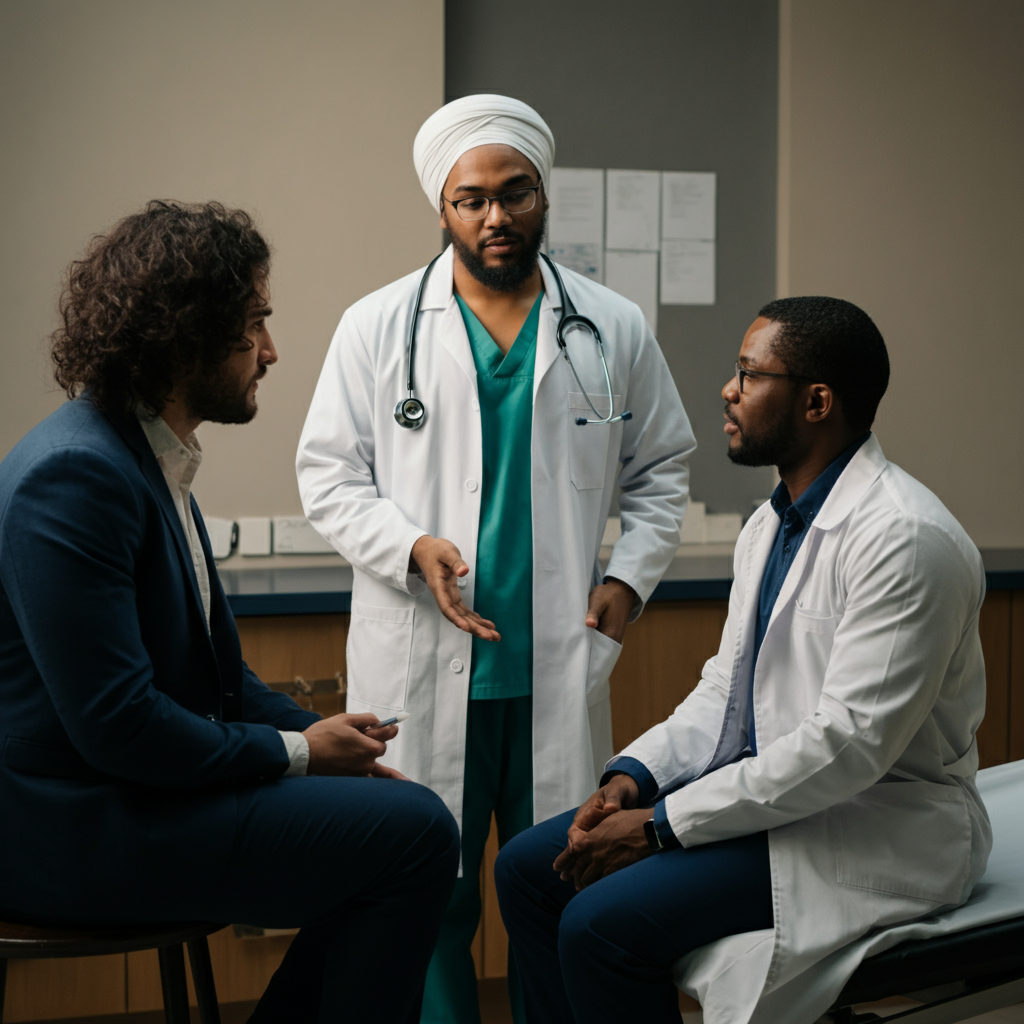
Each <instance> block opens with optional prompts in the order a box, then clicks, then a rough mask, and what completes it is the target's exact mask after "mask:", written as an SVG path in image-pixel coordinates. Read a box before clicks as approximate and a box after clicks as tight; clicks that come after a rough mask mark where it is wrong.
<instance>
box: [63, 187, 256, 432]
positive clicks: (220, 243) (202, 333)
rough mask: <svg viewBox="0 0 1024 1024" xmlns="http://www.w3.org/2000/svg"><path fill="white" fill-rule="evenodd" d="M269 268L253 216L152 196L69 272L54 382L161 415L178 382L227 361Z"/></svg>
mask: <svg viewBox="0 0 1024 1024" xmlns="http://www.w3.org/2000/svg"><path fill="white" fill-rule="evenodd" d="M269 270H270V247H269V246H268V245H267V242H266V241H265V240H264V238H263V237H262V235H260V233H259V232H258V231H257V230H256V228H255V226H254V224H253V219H252V218H251V217H250V216H249V214H247V213H245V212H244V211H242V210H230V209H228V208H226V207H225V206H223V205H221V204H220V203H178V202H172V201H165V200H153V201H152V202H150V203H148V204H147V205H146V208H145V209H144V210H142V212H141V213H135V214H132V215H131V216H129V217H125V218H124V219H123V220H121V221H119V222H118V223H117V224H115V225H114V227H113V228H111V229H110V231H108V232H107V233H106V234H105V235H97V236H96V237H95V238H93V240H92V241H91V242H90V244H89V247H88V248H87V249H86V251H85V254H84V255H83V256H82V258H81V259H78V260H75V261H74V262H73V263H72V264H71V266H70V267H69V268H68V273H67V279H66V282H65V285H64V289H63V292H62V294H61V299H60V314H61V320H62V326H61V327H59V328H58V329H57V330H56V331H54V333H53V335H52V336H51V342H52V350H51V355H52V358H53V363H54V377H55V378H56V380H57V383H58V384H59V385H60V386H61V387H62V388H63V389H64V390H65V391H66V392H67V395H68V397H69V398H74V397H76V396H77V395H79V394H81V393H82V392H83V391H88V396H89V398H90V399H91V400H92V401H93V402H95V404H96V405H97V406H99V407H100V408H101V409H103V410H104V411H105V412H111V413H114V412H117V413H121V414H125V413H130V412H131V411H133V410H134V409H135V408H137V407H138V406H140V405H141V406H142V407H143V408H144V409H145V410H146V411H147V412H148V413H150V414H151V415H156V414H158V413H159V412H160V411H161V409H162V408H163V406H164V403H165V402H166V400H167V397H168V395H169V394H170V392H171V390H172V388H173V387H174V385H175V383H176V382H177V381H179V380H181V379H182V378H183V377H186V376H188V374H189V373H191V372H193V371H194V370H196V369H200V368H210V367H214V366H217V365H219V364H220V363H221V362H222V361H223V360H224V359H226V358H227V356H228V354H229V353H230V352H231V350H232V347H233V346H234V345H236V344H237V343H238V341H239V340H240V339H241V336H242V333H243V331H244V330H245V326H246V314H247V311H248V309H249V304H250V302H251V301H252V299H253V297H254V296H255V295H256V294H257V289H258V288H259V287H260V285H261V284H262V282H263V280H264V279H265V277H266V275H267V273H268V272H269Z"/></svg>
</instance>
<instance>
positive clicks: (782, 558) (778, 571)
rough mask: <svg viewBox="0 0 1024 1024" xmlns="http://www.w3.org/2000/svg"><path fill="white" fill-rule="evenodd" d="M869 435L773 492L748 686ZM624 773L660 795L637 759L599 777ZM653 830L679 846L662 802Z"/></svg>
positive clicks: (750, 730)
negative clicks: (773, 527) (783, 601)
mask: <svg viewBox="0 0 1024 1024" xmlns="http://www.w3.org/2000/svg"><path fill="white" fill-rule="evenodd" d="M870 436H871V434H870V432H869V433H867V434H864V436H863V437H860V438H858V439H857V440H856V441H854V442H853V444H851V445H850V446H849V447H848V448H846V449H845V450H844V451H843V452H842V453H841V454H839V455H837V456H836V458H835V459H833V460H832V462H830V463H829V465H828V468H827V469H825V470H824V471H823V472H822V473H820V474H819V475H818V476H817V477H816V479H815V481H814V483H812V484H811V486H810V487H808V488H807V490H806V491H804V493H803V494H801V495H800V497H799V498H797V500H796V501H790V499H789V491H788V489H787V488H786V485H785V484H784V483H782V482H781V481H780V483H779V486H778V487H776V488H775V491H774V493H773V494H772V496H771V506H772V509H773V510H774V511H775V514H776V515H777V516H778V517H779V519H781V520H782V521H781V523H780V524H779V532H778V533H777V534H776V535H775V542H774V543H773V544H772V550H771V553H770V554H769V555H768V561H767V563H766V564H765V567H764V575H763V576H762V577H761V594H760V597H759V599H758V605H757V623H756V625H755V627H754V664H753V667H752V669H751V672H750V688H751V690H753V687H754V668H756V667H757V656H758V654H759V653H760V651H761V642H762V641H763V640H764V634H765V632H766V630H767V629H768V623H769V621H770V620H771V617H772V611H773V609H774V608H775V602H776V601H777V600H778V598H779V592H780V591H781V590H782V584H783V583H784V582H785V580H786V575H787V573H788V572H789V570H790V568H791V567H792V565H793V562H794V560H795V559H796V556H797V552H798V551H799V550H800V546H801V545H802V544H803V542H804V538H806V536H807V531H808V530H809V529H810V528H811V524H812V523H813V522H814V517H815V516H816V515H817V514H818V512H820V511H821V506H822V505H824V504H825V499H826V498H827V497H828V496H829V494H830V493H831V491H832V488H833V487H834V486H835V483H836V481H837V480H838V479H839V477H840V476H841V475H842V472H843V470H844V469H846V467H847V465H849V462H850V460H851V459H852V458H853V457H854V455H856V454H857V452H858V450H859V449H860V447H861V445H862V444H864V442H865V441H866V440H867V439H868V438H869V437H870ZM748 707H749V712H748V716H747V744H748V748H749V749H748V750H747V751H744V755H743V756H744V757H749V756H751V755H753V754H756V753H757V736H756V733H755V728H754V701H753V693H751V694H750V699H749V700H748ZM619 773H622V774H624V775H629V776H630V777H631V778H632V779H633V780H634V781H635V782H636V784H637V786H638V787H639V789H640V803H641V804H649V803H650V802H651V801H652V800H654V798H655V797H656V796H657V794H658V784H657V782H656V781H655V779H654V776H653V775H652V774H651V773H650V771H649V770H648V768H647V766H646V765H645V764H644V763H643V762H642V761H638V760H637V759H636V758H635V757H623V758H620V759H619V760H618V761H616V762H615V767H614V768H613V769H612V770H611V771H609V772H606V773H605V775H604V777H603V778H602V779H601V784H602V785H604V783H605V782H607V781H608V779H609V778H611V776H612V775H617V774H619ZM654 828H655V831H656V832H657V833H658V838H659V839H660V840H661V843H662V845H663V846H665V847H669V848H671V847H678V846H679V845H680V842H679V840H678V839H677V838H676V836H675V833H674V832H673V831H672V827H671V825H669V821H668V812H667V811H666V810H665V801H664V800H659V801H658V803H657V804H656V805H655V808H654Z"/></svg>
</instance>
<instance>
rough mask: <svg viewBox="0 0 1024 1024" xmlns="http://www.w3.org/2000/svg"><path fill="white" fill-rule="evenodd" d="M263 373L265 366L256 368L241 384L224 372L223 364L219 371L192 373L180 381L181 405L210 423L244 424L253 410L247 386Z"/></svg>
mask: <svg viewBox="0 0 1024 1024" xmlns="http://www.w3.org/2000/svg"><path fill="white" fill-rule="evenodd" d="M266 372H267V369H266V367H265V366H263V367H260V369H259V372H257V373H255V374H253V375H252V376H251V377H250V378H249V379H248V380H247V381H246V382H245V383H244V384H241V383H239V381H238V380H237V378H235V377H232V376H231V375H230V374H228V373H227V368H226V367H224V366H221V367H220V368H219V371H214V372H208V373H205V374H196V376H195V377H193V378H192V379H191V380H189V381H186V382H184V383H183V384H182V388H183V390H184V399H185V405H186V407H187V408H188V410H189V412H191V413H192V415H193V416H196V417H197V418H199V419H201V420H209V421H210V422H211V423H248V422H249V421H250V420H251V419H252V418H253V417H254V416H255V415H256V411H257V406H256V399H255V398H254V397H250V396H249V388H250V386H251V385H252V383H253V381H257V380H260V379H261V378H262V377H263V376H264V374H266Z"/></svg>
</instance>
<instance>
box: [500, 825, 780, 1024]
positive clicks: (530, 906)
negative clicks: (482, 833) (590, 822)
mask: <svg viewBox="0 0 1024 1024" xmlns="http://www.w3.org/2000/svg"><path fill="white" fill-rule="evenodd" d="M574 814H575V811H567V812H566V813H565V814H560V815H557V816H556V817H554V818H551V819H549V820H548V821H545V822H542V823H541V824H540V825H535V826H534V827H533V828H531V829H528V830H527V831H526V832H523V833H521V834H520V835H518V836H516V837H515V838H514V839H512V840H511V841H510V842H509V843H508V844H507V845H506V846H505V847H504V848H503V849H502V851H501V852H500V853H499V855H498V860H497V863H496V865H495V869H494V875H495V882H496V884H497V890H498V902H499V904H500V906H501V916H502V918H503V919H504V922H505V927H506V929H507V930H508V936H509V943H510V946H511V949H512V953H513V955H514V956H515V959H516V965H517V967H518V969H519V977H520V981H521V983H522V987H523V997H524V999H525V1003H526V1019H527V1020H528V1021H529V1024H569V1022H572V1021H576V1022H578V1024H584V1022H585V1024H600V1022H603V1021H606V1022H608V1024H622V1022H623V1021H643V1022H644V1024H661V1022H663V1021H664V1022H668V1021H672V1022H674V1024H678V1021H679V997H678V993H677V991H676V988H675V985H674V984H673V983H672V975H671V968H672V964H673V962H674V961H675V960H677V959H678V958H679V957H681V956H683V955H684V954H685V953H688V952H690V950H693V949H696V948H698V947H699V946H703V945H705V944H707V943H708V942H712V941H714V940H715V939H720V938H723V937H724V936H726V935H735V934H737V933H739V932H748V931H756V930H758V929H761V928H771V927H772V924H773V920H774V914H773V910H772V887H771V868H770V866H769V861H768V837H767V835H766V834H765V833H763V832H759V833H756V834H755V835H750V836H744V837H742V838H740V839H730V840H726V841H723V842H719V843H708V844H707V845H705V846H696V847H693V848H691V849H689V850H686V849H678V850H668V851H665V852H663V853H657V854H652V855H651V856H650V857H647V858H645V859H644V860H641V861H639V862H638V863H636V864H633V865H631V866H630V867H628V868H624V869H623V870H621V871H617V872H615V873H614V874H611V875H608V876H607V877H606V878H602V879H601V880H600V881H599V882H595V883H594V884H593V885H590V886H588V887H587V888H586V889H584V890H583V891H582V892H579V893H578V892H576V889H575V887H574V885H573V883H572V882H571V881H569V882H563V881H562V880H561V879H560V878H559V876H558V873H557V872H556V871H554V870H553V868H552V867H551V865H552V862H553V861H554V859H555V857H557V856H558V854H559V853H561V851H562V850H563V849H564V848H565V843H566V833H567V832H568V829H569V826H570V825H571V824H572V819H573V816H574Z"/></svg>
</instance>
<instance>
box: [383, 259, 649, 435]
mask: <svg viewBox="0 0 1024 1024" xmlns="http://www.w3.org/2000/svg"><path fill="white" fill-rule="evenodd" d="M443 255H444V253H440V254H439V255H437V256H435V257H434V258H433V259H432V260H431V261H430V263H429V264H428V265H427V269H426V270H424V271H423V276H422V277H421V278H420V285H419V288H417V289H416V301H415V303H414V304H413V307H412V318H411V319H410V321H409V340H408V343H407V345H406V349H407V351H408V354H409V355H408V359H409V380H408V383H407V388H408V392H409V393H408V395H407V396H406V397H405V398H403V399H402V400H401V401H400V402H399V403H398V405H396V406H395V419H396V420H397V421H398V424H399V426H402V427H406V428H407V429H409V430H418V429H419V428H420V427H422V426H423V424H424V423H425V422H426V420H427V410H426V407H425V406H424V405H423V403H422V402H421V401H420V400H419V399H418V398H417V397H416V395H415V393H414V389H413V366H414V363H415V359H416V321H417V320H418V319H419V312H420V300H421V299H422V298H423V288H424V286H425V285H426V283H427V278H428V277H429V276H430V271H431V270H433V269H434V264H435V263H436V262H437V261H438V260H439V259H440V258H441V256H443ZM540 255H541V258H542V259H543V260H544V262H545V263H547V265H548V267H549V268H550V270H551V273H552V274H554V275H555V283H556V284H557V285H558V296H559V299H560V300H561V303H562V319H561V320H559V321H558V329H557V330H556V331H555V338H556V340H557V341H558V346H559V348H561V350H562V355H563V356H565V361H566V362H567V363H568V364H569V369H570V370H572V375H573V377H575V378H576V383H577V384H578V385H579V389H580V392H581V393H582V395H583V397H584V398H585V399H586V400H587V405H589V406H590V411H591V412H592V413H593V414H594V416H595V417H596V418H595V419H589V420H588V419H587V418H586V417H585V416H577V417H576V423H577V424H578V425H579V426H581V427H583V426H586V425H587V424H588V423H590V424H595V425H597V426H604V425H605V424H608V423H618V422H619V421H620V420H631V419H632V418H633V414H632V413H631V412H630V411H629V410H628V409H627V410H626V411H625V412H622V413H620V414H619V415H618V416H613V415H612V413H613V412H614V411H615V410H614V409H613V405H614V402H615V398H614V394H613V392H612V378H611V374H610V373H609V372H608V360H607V359H605V356H604V342H602V341H601V332H600V331H599V330H598V329H597V325H596V324H595V323H594V322H593V321H592V320H589V319H588V318H587V317H585V316H581V315H580V314H579V313H577V312H576V307H575V306H574V305H573V304H572V301H571V300H570V298H569V296H568V294H567V293H566V291H565V285H564V284H562V275H561V274H559V273H558V270H557V268H556V267H555V265H554V263H552V262H551V260H550V259H548V257H547V255H546V254H544V253H541V254H540ZM574 324H579V325H580V326H581V327H585V328H587V330H589V331H590V333H591V334H592V335H593V336H594V341H595V342H597V352H598V355H599V356H600V357H601V368H602V369H603V370H604V383H605V387H607V389H608V415H607V416H602V415H601V414H600V413H599V412H598V411H597V409H596V408H594V403H593V402H592V401H591V400H590V395H588V394H587V389H586V388H585V387H584V386H583V383H582V381H581V380H580V377H579V374H578V373H577V372H576V367H575V366H573V365H572V359H571V358H570V357H569V349H568V348H567V346H566V344H565V331H566V330H568V328H570V327H572V326H573V325H574Z"/></svg>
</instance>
